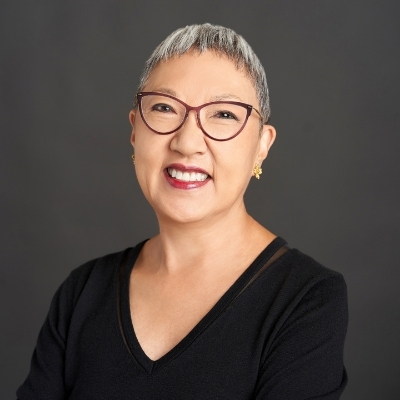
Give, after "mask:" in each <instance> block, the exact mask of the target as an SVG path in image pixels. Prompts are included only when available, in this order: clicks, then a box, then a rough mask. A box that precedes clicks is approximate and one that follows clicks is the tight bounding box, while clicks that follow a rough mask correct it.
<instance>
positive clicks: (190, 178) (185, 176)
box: [168, 168, 208, 182]
mask: <svg viewBox="0 0 400 400" xmlns="http://www.w3.org/2000/svg"><path fill="white" fill-rule="evenodd" d="M168 174H169V175H171V176H172V177H173V178H175V179H177V180H178V181H183V182H196V181H198V182H202V181H205V180H206V179H207V177H208V175H207V174H202V173H201V172H182V171H179V170H176V169H174V168H168Z"/></svg>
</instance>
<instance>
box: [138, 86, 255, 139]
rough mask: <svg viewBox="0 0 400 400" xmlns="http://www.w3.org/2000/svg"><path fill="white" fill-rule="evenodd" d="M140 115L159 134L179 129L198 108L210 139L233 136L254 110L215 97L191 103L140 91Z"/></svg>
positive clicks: (201, 123) (198, 120) (244, 104)
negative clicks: (194, 105)
mask: <svg viewBox="0 0 400 400" xmlns="http://www.w3.org/2000/svg"><path fill="white" fill-rule="evenodd" d="M136 97H137V100H138V103H139V111H140V115H141V117H142V119H143V121H144V123H145V124H146V125H147V127H148V128H149V129H151V130H152V131H153V132H155V133H158V134H159V135H168V134H170V133H173V132H176V131H177V130H178V129H180V128H181V127H182V125H183V124H184V123H185V121H186V119H187V117H188V115H189V112H190V111H191V110H193V111H195V112H196V118H197V122H198V125H199V127H200V129H201V130H202V131H203V133H204V134H205V135H206V136H208V137H209V138H210V139H214V140H218V141H225V140H230V139H233V138H234V137H235V136H237V135H239V133H240V132H241V131H242V130H243V128H244V127H245V125H246V123H247V120H248V119H249V116H250V114H251V112H252V110H254V111H255V112H256V113H257V114H258V115H259V116H260V118H261V120H262V117H261V114H260V112H259V111H258V110H257V109H255V108H254V107H253V106H251V105H250V104H246V103H240V102H237V101H213V102H211V103H205V104H202V105H201V106H198V107H191V106H189V105H188V104H186V103H184V102H183V101H182V100H179V99H177V98H176V97H173V96H170V95H168V94H164V93H157V92H139V93H138V94H137V95H136Z"/></svg>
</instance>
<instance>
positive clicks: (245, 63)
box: [134, 23, 271, 123]
mask: <svg viewBox="0 0 400 400" xmlns="http://www.w3.org/2000/svg"><path fill="white" fill-rule="evenodd" d="M192 50H195V51H198V52H200V53H201V52H203V51H206V50H212V51H215V52H217V53H220V54H223V55H225V56H227V57H228V59H230V60H232V61H233V62H234V63H235V65H236V68H238V69H244V70H245V71H246V72H247V74H248V75H249V77H250V78H251V80H252V82H253V85H254V88H255V90H256V93H257V98H258V101H259V103H260V113H261V115H262V118H263V122H264V123H267V121H268V119H269V116H270V112H271V111H270V106H269V94H268V86H267V78H266V77H265V71H264V67H263V66H262V64H261V62H260V60H259V59H258V57H257V56H256V54H255V53H254V51H253V49H252V48H251V47H250V45H249V44H248V43H247V42H246V41H245V40H244V39H243V37H242V36H240V35H238V34H237V33H236V32H234V31H233V30H232V29H229V28H225V27H223V26H219V25H211V24H208V23H207V24H202V25H189V26H186V27H184V28H180V29H178V30H176V31H175V32H172V33H171V34H170V35H169V36H168V37H167V38H166V39H165V40H164V41H162V42H161V43H160V44H159V45H158V46H157V47H156V49H155V50H154V52H153V54H152V55H151V56H150V58H149V59H148V60H147V61H146V64H145V67H144V70H143V72H142V75H141V77H140V82H139V87H138V92H140V91H141V90H142V89H143V87H144V85H145V83H146V81H147V79H148V78H149V75H150V73H151V72H152V71H153V69H154V68H155V67H156V66H157V65H158V64H159V63H160V62H162V61H167V60H169V59H171V58H173V57H176V56H182V55H183V54H185V53H186V52H188V51H192ZM134 105H135V106H136V105H137V104H136V100H135V104H134Z"/></svg>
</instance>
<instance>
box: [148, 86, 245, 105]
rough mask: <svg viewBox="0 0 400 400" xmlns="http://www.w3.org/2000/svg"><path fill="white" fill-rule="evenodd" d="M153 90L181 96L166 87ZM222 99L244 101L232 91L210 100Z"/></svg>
mask: <svg viewBox="0 0 400 400" xmlns="http://www.w3.org/2000/svg"><path fill="white" fill-rule="evenodd" d="M152 92H158V93H165V94H169V95H170V96H174V97H176V98H179V97H178V95H177V93H176V92H175V91H174V90H172V89H168V88H165V87H160V88H154V89H153V90H152ZM222 100H237V101H240V102H242V103H243V100H242V99H241V98H240V97H239V96H236V95H235V94H231V93H223V94H220V95H216V96H212V97H211V98H210V100H209V101H210V102H213V101H222Z"/></svg>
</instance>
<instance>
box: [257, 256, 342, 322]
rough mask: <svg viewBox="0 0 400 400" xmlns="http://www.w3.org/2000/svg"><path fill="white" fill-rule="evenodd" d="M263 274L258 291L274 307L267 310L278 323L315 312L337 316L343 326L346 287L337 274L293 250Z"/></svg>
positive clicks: (340, 275) (340, 276)
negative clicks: (272, 313)
mask: <svg viewBox="0 0 400 400" xmlns="http://www.w3.org/2000/svg"><path fill="white" fill-rule="evenodd" d="M266 272H267V273H266V274H264V277H263V278H262V283H261V284H260V286H262V289H261V287H260V289H261V290H262V293H263V296H265V298H266V299H267V300H268V299H269V301H270V302H272V303H273V304H274V307H271V308H269V310H270V312H275V313H276V314H275V317H276V318H279V319H280V321H281V323H284V322H285V321H286V320H287V319H288V318H290V316H293V315H297V316H304V315H306V314H307V313H312V312H314V311H317V310H318V312H324V313H326V315H333V314H336V315H337V314H340V315H341V320H342V323H343V326H344V325H346V324H347V287H346V282H345V280H344V278H343V276H342V274H340V273H339V272H337V271H334V270H332V269H330V268H327V267H325V266H323V265H321V264H320V263H319V262H317V261H316V260H315V259H313V258H312V257H310V256H308V255H306V254H304V253H302V252H301V251H299V250H297V249H290V250H288V251H287V252H286V253H285V254H283V255H282V256H281V257H280V258H279V259H277V260H276V261H275V262H274V263H273V264H271V266H270V267H269V268H268V269H267V271H266Z"/></svg>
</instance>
